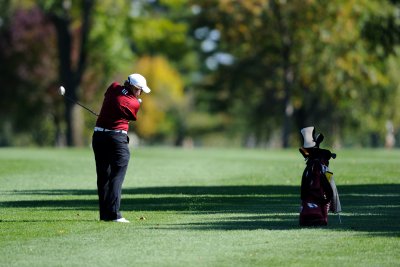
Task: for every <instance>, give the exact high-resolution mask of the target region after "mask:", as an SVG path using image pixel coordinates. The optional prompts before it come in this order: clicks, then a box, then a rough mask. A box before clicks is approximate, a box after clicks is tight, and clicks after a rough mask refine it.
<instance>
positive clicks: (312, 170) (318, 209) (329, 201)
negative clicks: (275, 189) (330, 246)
mask: <svg viewBox="0 0 400 267" xmlns="http://www.w3.org/2000/svg"><path fill="white" fill-rule="evenodd" d="M301 133H302V135H303V140H304V145H303V147H301V148H300V149H299V151H300V153H301V154H302V155H303V157H304V158H305V160H306V167H305V169H304V172H303V176H302V179H301V207H300V218H299V224H300V225H301V226H325V225H328V211H332V212H335V213H337V212H340V211H341V206H340V201H339V195H338V193H337V189H336V185H335V182H334V180H333V173H332V172H330V171H329V160H330V159H331V158H333V159H334V158H336V154H334V153H331V151H329V150H327V149H321V148H319V144H320V143H321V142H322V140H323V138H324V137H323V135H322V134H319V135H318V136H315V132H314V127H307V128H304V129H302V130H301Z"/></svg>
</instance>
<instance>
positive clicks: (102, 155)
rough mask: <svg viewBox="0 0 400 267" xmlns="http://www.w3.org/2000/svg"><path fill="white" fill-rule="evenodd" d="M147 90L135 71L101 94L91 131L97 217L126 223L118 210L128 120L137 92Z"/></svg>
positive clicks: (134, 109)
mask: <svg viewBox="0 0 400 267" xmlns="http://www.w3.org/2000/svg"><path fill="white" fill-rule="evenodd" d="M142 91H143V92H145V93H150V88H149V87H147V83H146V79H145V78H144V77H143V76H142V75H140V74H137V73H134V74H131V75H129V76H128V79H127V80H126V81H125V82H124V85H120V84H119V83H116V82H114V83H112V84H111V85H110V86H109V87H108V89H107V91H106V93H105V94H104V101H103V105H102V107H101V111H100V114H99V117H98V119H97V122H96V127H95V128H94V133H93V140H92V145H93V152H94V156H95V160H96V172H97V192H98V196H99V208H100V220H102V221H113V222H123V223H129V221H128V220H126V219H125V218H123V217H122V215H121V212H120V210H119V209H120V203H121V190H122V183H123V181H124V178H125V174H126V170H127V168H128V163H129V159H130V152H129V149H128V143H129V137H128V135H127V134H128V128H129V121H136V119H137V112H138V110H139V108H140V103H141V99H140V98H139V96H140V94H141V93H142Z"/></svg>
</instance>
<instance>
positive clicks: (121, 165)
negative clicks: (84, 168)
mask: <svg viewBox="0 0 400 267" xmlns="http://www.w3.org/2000/svg"><path fill="white" fill-rule="evenodd" d="M128 143H129V138H128V136H127V135H126V134H123V133H116V132H94V133H93V139H92V146H93V152H94V156H95V160H96V172H97V193H98V196H99V208H100V220H105V221H109V220H115V219H119V218H122V215H121V212H120V211H119V209H120V205H121V190H122V183H123V181H124V178H125V174H126V170H127V168H128V163H129V159H130V152H129V149H128Z"/></svg>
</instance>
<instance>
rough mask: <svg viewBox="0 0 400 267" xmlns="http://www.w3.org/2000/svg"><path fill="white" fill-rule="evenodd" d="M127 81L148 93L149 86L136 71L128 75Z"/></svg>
mask: <svg viewBox="0 0 400 267" xmlns="http://www.w3.org/2000/svg"><path fill="white" fill-rule="evenodd" d="M127 81H128V83H130V84H131V85H133V86H137V87H139V88H140V89H142V90H143V92H145V93H146V94H148V93H150V91H151V90H150V88H149V87H147V82H146V79H145V78H144V77H143V76H142V75H140V74H138V73H134V74H131V75H129V76H128V80H127Z"/></svg>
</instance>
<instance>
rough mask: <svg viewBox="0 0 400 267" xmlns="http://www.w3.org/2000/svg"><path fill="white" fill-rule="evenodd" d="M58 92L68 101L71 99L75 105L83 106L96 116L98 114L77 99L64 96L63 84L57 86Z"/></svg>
mask: <svg viewBox="0 0 400 267" xmlns="http://www.w3.org/2000/svg"><path fill="white" fill-rule="evenodd" d="M58 92H59V93H60V95H62V96H63V97H65V98H66V99H68V100H69V101H71V102H72V103H75V104H77V105H79V106H81V107H83V108H84V109H86V110H87V111H89V112H90V113H92V114H93V115H95V116H97V117H98V116H99V114H97V113H96V112H94V111H93V110H91V109H89V108H87V107H85V106H84V105H82V104H81V103H79V102H78V101H76V100H74V99H72V98H70V97H69V96H66V95H65V87H64V86H60V88H58Z"/></svg>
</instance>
